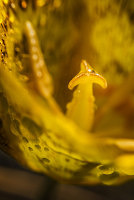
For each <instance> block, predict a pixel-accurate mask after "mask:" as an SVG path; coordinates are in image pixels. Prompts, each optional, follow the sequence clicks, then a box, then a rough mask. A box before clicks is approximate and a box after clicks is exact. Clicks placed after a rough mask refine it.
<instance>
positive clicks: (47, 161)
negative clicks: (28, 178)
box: [42, 158, 50, 163]
mask: <svg viewBox="0 0 134 200" xmlns="http://www.w3.org/2000/svg"><path fill="white" fill-rule="evenodd" d="M42 161H43V162H46V163H49V162H50V160H49V159H47V158H42Z"/></svg>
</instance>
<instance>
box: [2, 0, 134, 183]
mask: <svg viewBox="0 0 134 200" xmlns="http://www.w3.org/2000/svg"><path fill="white" fill-rule="evenodd" d="M100 2H101V1H100ZM132 5H133V4H132ZM132 5H131V7H132ZM0 9H1V10H2V12H1V13H0V50H1V58H0V119H1V120H2V124H3V127H2V129H1V131H0V138H1V142H0V148H1V149H2V150H3V151H5V152H7V153H8V154H10V155H11V156H13V157H14V158H15V159H16V160H17V161H18V162H20V163H22V165H24V166H27V167H29V168H31V169H32V170H35V171H38V172H43V173H45V174H48V175H49V176H51V177H53V178H55V179H57V180H59V181H63V182H68V183H77V184H97V183H101V182H102V183H105V184H115V183H120V182H122V181H125V180H128V179H130V178H133V175H134V169H133V166H134V156H133V152H134V139H133V131H134V126H133V116H134V103H133V99H134V96H133V84H132V83H133V73H132V72H133V49H134V44H133V35H132V33H133V26H132V25H131V22H130V21H129V19H128V15H127V10H121V5H118V3H114V4H113V5H111V1H110V0H107V1H105V3H104V2H101V3H100V4H98V1H94V2H93V1H90V2H89V1H88V0H84V1H82V0H78V1H77V3H76V2H75V3H74V2H72V1H71V0H69V1H67V2H64V1H59V0H54V1H53V2H50V3H49V2H48V1H45V0H35V1H32V0H31V1H29V3H27V1H25V0H20V1H17V0H16V1H15V0H14V1H7V0H6V1H5V0H2V1H0ZM120 16H122V17H121V18H120ZM82 59H84V60H82ZM85 59H86V60H87V61H90V62H91V64H92V65H93V66H95V69H94V68H92V67H90V65H89V64H88V63H87V62H86V61H85ZM44 60H46V63H45V61H44ZM81 60H82V61H81ZM80 63H81V69H80V72H79V73H78V71H79V69H78V67H79V65H80ZM47 66H48V67H47ZM96 71H98V72H99V73H101V74H103V76H104V77H105V78H106V79H107V82H108V87H107V82H106V80H105V78H104V77H103V76H102V75H99V74H98V72H96ZM76 73H77V75H75V74H76ZM50 74H51V75H50ZM73 75H74V78H72V77H73ZM52 77H53V78H52ZM53 79H54V81H53ZM69 79H72V80H71V81H70V80H69ZM69 81H70V82H69ZM68 82H69V84H68ZM94 83H95V84H94ZM67 85H68V88H69V89H71V90H72V89H73V88H74V87H77V88H75V91H74V93H73V98H72V100H71V92H70V93H69V90H68V89H67ZM97 85H100V86H101V87H102V88H104V90H103V89H102V88H101V87H100V86H97ZM54 86H55V88H54ZM93 86H94V88H93ZM106 88H107V89H106ZM54 89H55V92H54ZM93 92H94V94H95V95H94V94H93ZM94 96H95V97H96V102H95V97H94ZM54 97H55V98H54ZM57 102H59V104H58V103H57ZM67 102H69V103H67ZM59 105H61V106H59ZM95 105H97V107H96V106H95ZM65 106H66V109H65ZM65 110H66V111H65Z"/></svg>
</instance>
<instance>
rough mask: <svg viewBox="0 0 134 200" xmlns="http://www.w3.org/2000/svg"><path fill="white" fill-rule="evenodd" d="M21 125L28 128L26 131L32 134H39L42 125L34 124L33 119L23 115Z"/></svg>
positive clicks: (41, 130)
mask: <svg viewBox="0 0 134 200" xmlns="http://www.w3.org/2000/svg"><path fill="white" fill-rule="evenodd" d="M22 123H23V125H24V126H25V127H26V128H27V129H28V131H29V132H30V133H31V134H33V135H41V134H42V132H43V129H42V127H40V126H39V125H38V124H36V123H35V122H34V121H33V120H31V119H29V118H27V117H24V118H23V119H22Z"/></svg>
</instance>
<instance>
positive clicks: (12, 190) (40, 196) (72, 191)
mask: <svg viewBox="0 0 134 200" xmlns="http://www.w3.org/2000/svg"><path fill="white" fill-rule="evenodd" d="M49 199H50V200H68V199H71V200H74V199H77V200H83V199H84V200H88V199H90V200H107V199H109V200H113V199H114V200H116V199H118V200H126V199H127V200H133V199H134V181H129V182H127V183H125V184H122V185H120V186H106V185H97V186H86V187H85V186H75V185H66V184H61V183H58V182H56V181H54V180H52V179H50V178H48V177H47V176H44V175H42V174H37V173H34V172H31V171H29V170H27V169H24V168H22V167H21V166H20V165H18V163H17V162H16V161H15V160H13V159H12V158H11V157H9V156H7V155H6V154H5V153H3V152H2V151H0V200H49Z"/></svg>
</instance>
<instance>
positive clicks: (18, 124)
mask: <svg viewBox="0 0 134 200" xmlns="http://www.w3.org/2000/svg"><path fill="white" fill-rule="evenodd" d="M12 124H13V126H14V128H15V130H16V131H17V132H18V133H19V134H21V131H20V123H19V122H18V121H17V120H16V119H14V120H13V121H12Z"/></svg>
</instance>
